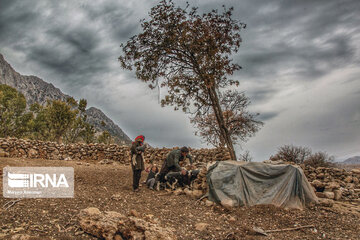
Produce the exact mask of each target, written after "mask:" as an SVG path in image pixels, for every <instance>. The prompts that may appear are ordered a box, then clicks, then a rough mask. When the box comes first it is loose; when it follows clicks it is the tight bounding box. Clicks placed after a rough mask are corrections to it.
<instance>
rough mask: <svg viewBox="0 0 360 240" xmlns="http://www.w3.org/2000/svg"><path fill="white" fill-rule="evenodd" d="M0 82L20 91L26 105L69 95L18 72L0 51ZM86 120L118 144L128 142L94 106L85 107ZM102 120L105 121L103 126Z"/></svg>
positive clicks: (117, 127)
mask: <svg viewBox="0 0 360 240" xmlns="http://www.w3.org/2000/svg"><path fill="white" fill-rule="evenodd" d="M0 84H6V85H8V86H10V87H13V88H15V89H16V90H18V91H19V92H21V93H22V94H23V95H24V97H25V99H26V102H27V106H30V105H32V104H34V103H39V104H41V105H45V104H46V103H47V100H61V101H65V100H66V99H67V98H69V97H70V96H69V95H67V94H64V93H63V92H62V91H61V90H60V89H59V88H57V87H55V86H54V85H53V84H52V83H48V82H46V81H44V80H43V79H41V78H39V77H37V76H33V75H29V76H26V75H22V74H20V73H18V72H17V71H16V70H15V69H14V68H13V67H12V66H11V65H10V64H9V63H8V62H7V61H6V60H5V58H4V56H3V55H2V54H1V53H0ZM86 114H87V115H88V120H87V121H88V122H89V123H90V124H92V125H93V126H94V127H95V129H96V130H97V131H104V130H106V131H108V132H109V133H110V134H111V135H112V136H114V137H115V138H116V142H117V143H120V144H130V143H131V139H130V138H129V137H128V136H127V135H126V134H125V133H124V131H123V130H122V129H121V128H120V127H119V126H118V125H117V124H115V123H114V122H113V121H112V120H111V119H110V118H109V117H107V116H106V115H105V113H103V112H102V111H101V110H100V109H98V108H96V107H89V108H88V109H86ZM102 122H104V123H105V126H103V124H102Z"/></svg>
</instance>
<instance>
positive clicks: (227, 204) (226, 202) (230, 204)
mask: <svg viewBox="0 0 360 240" xmlns="http://www.w3.org/2000/svg"><path fill="white" fill-rule="evenodd" d="M220 204H221V205H222V206H223V207H225V208H227V209H231V208H233V207H235V206H236V203H235V201H234V200H231V199H224V200H222V201H221V202H220Z"/></svg>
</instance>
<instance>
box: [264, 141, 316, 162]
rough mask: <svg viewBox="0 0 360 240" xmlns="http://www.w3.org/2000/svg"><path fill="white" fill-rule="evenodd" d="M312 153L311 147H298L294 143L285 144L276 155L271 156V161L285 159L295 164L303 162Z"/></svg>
mask: <svg viewBox="0 0 360 240" xmlns="http://www.w3.org/2000/svg"><path fill="white" fill-rule="evenodd" d="M310 155H311V149H310V148H307V147H297V146H293V145H285V146H282V147H280V148H279V149H278V152H277V153H276V154H275V156H271V157H270V160H271V161H277V160H283V161H285V162H292V163H295V164H302V163H303V162H304V161H305V159H307V158H308V157H309V156H310Z"/></svg>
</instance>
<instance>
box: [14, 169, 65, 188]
mask: <svg viewBox="0 0 360 240" xmlns="http://www.w3.org/2000/svg"><path fill="white" fill-rule="evenodd" d="M7 175H8V185H9V187H12V188H33V187H35V188H37V187H43V188H45V187H49V186H50V187H56V188H58V187H69V184H68V182H67V180H66V177H65V174H59V175H57V174H51V175H50V174H39V173H34V174H31V173H30V174H26V173H23V174H22V173H10V172H9V173H8V174H7Z"/></svg>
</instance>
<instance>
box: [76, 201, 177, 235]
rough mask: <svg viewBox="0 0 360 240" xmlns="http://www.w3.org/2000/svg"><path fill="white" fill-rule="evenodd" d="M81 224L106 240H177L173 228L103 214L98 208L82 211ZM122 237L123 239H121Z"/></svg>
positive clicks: (111, 213)
mask: <svg viewBox="0 0 360 240" xmlns="http://www.w3.org/2000/svg"><path fill="white" fill-rule="evenodd" d="M78 217H79V224H80V226H81V229H82V230H83V231H84V232H87V233H89V234H91V235H94V236H96V237H98V238H104V239H105V240H110V239H111V240H112V239H115V237H116V236H117V235H118V236H117V237H116V238H117V239H122V238H124V239H147V240H157V239H159V240H172V239H174V240H175V239H177V237H176V235H175V234H174V230H173V229H172V228H162V227H160V226H159V225H157V224H155V223H151V222H147V221H145V220H143V219H140V218H137V217H126V216H125V215H123V214H120V213H118V212H114V211H109V212H104V213H103V212H101V211H100V210H99V209H97V208H93V207H90V208H86V209H83V210H81V211H80V213H79V215H78ZM119 237H121V238H119Z"/></svg>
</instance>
